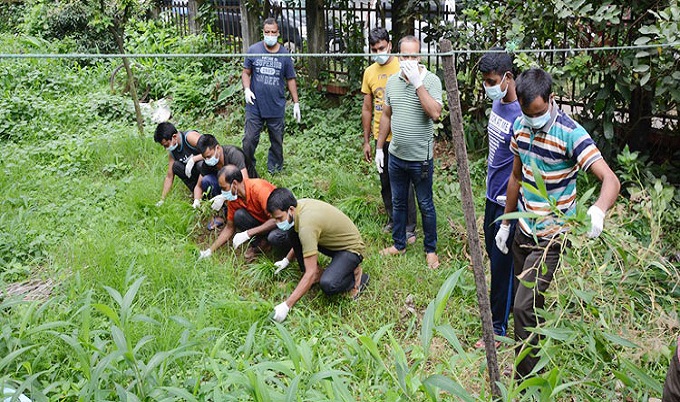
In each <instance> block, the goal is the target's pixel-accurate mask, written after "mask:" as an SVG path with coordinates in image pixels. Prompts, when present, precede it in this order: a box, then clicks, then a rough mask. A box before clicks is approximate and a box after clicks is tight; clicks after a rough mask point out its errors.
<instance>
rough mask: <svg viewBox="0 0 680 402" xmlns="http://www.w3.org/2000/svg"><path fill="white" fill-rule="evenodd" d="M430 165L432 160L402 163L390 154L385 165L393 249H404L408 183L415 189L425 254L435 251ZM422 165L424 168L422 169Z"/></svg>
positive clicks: (432, 171)
mask: <svg viewBox="0 0 680 402" xmlns="http://www.w3.org/2000/svg"><path fill="white" fill-rule="evenodd" d="M432 162H433V161H432V159H430V160H428V161H422V162H412V161H405V160H403V159H399V158H397V157H396V156H394V155H390V160H389V163H388V165H387V166H388V169H389V175H390V185H391V186H392V219H394V227H393V228H392V239H393V240H394V247H395V248H396V249H397V250H404V249H405V248H406V215H407V212H406V211H407V209H408V191H409V186H410V185H411V183H412V184H413V187H414V188H415V192H416V199H417V200H418V207H420V215H421V218H422V221H423V232H424V236H423V237H424V239H423V246H424V248H425V252H426V253H434V252H435V251H436V250H437V213H436V211H435V209H434V201H433V199H432V174H433V173H434V167H433V164H432ZM425 163H427V164H428V166H426V167H424V164H425ZM423 169H425V170H424V171H423Z"/></svg>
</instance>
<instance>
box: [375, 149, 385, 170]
mask: <svg viewBox="0 0 680 402" xmlns="http://www.w3.org/2000/svg"><path fill="white" fill-rule="evenodd" d="M384 165H385V153H384V152H383V150H382V148H377V149H376V150H375V167H377V168H378V173H382V172H383V166H384Z"/></svg>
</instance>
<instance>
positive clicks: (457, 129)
mask: <svg viewBox="0 0 680 402" xmlns="http://www.w3.org/2000/svg"><path fill="white" fill-rule="evenodd" d="M439 48H440V49H441V50H442V52H444V53H449V52H451V41H449V40H448V39H442V40H441V41H440V42H439ZM442 62H443V64H444V81H445V84H446V95H447V99H448V100H449V110H450V111H451V113H450V115H449V118H450V120H451V132H452V134H453V135H452V136H453V145H454V148H455V150H456V162H457V163H458V181H459V182H460V198H461V202H462V204H463V215H464V216H465V227H466V229H467V238H468V245H469V247H470V257H471V259H472V269H473V272H474V276H475V285H476V287H477V302H478V303H479V315H480V318H481V320H482V333H483V336H484V345H485V348H486V363H487V368H488V369H489V382H490V386H491V393H492V394H493V396H494V399H498V398H500V396H501V391H500V388H499V387H498V382H499V381H500V373H499V371H498V356H497V355H496V345H495V344H494V342H495V339H494V332H493V323H492V321H491V307H490V303H489V293H488V292H487V287H486V278H485V276H484V266H483V258H482V246H481V244H480V241H479V234H478V232H477V218H476V217H475V203H474V200H473V199H472V184H471V180H470V168H469V166H468V160H467V148H466V146H465V138H464V136H463V130H464V128H463V115H462V112H461V107H460V92H459V91H458V79H457V78H456V77H457V76H456V66H455V65H454V63H453V56H451V55H447V56H443V57H442Z"/></svg>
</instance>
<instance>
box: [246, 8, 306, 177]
mask: <svg viewBox="0 0 680 402" xmlns="http://www.w3.org/2000/svg"><path fill="white" fill-rule="evenodd" d="M263 33H264V40H263V41H260V42H257V43H255V44H254V45H252V46H250V48H248V54H253V55H255V54H265V55H266V54H269V53H271V54H286V53H288V50H286V48H285V47H283V46H281V44H280V43H279V42H278V37H279V26H278V24H277V23H276V20H274V19H273V18H267V19H266V20H264V29H263ZM241 82H242V84H243V90H244V92H245V100H246V124H245V133H244V135H243V142H242V148H243V152H245V154H246V156H247V157H248V158H250V160H251V161H252V162H253V164H255V149H256V148H257V144H258V143H259V142H260V132H261V131H262V128H263V126H264V124H265V123H266V124H267V129H268V131H269V141H270V143H271V145H270V147H269V155H268V157H267V170H268V171H269V173H277V172H279V171H281V169H283V130H284V119H283V117H284V114H285V111H286V95H285V92H284V88H285V87H286V86H287V87H288V91H289V92H290V96H291V97H292V98H293V117H294V118H295V119H296V120H297V121H298V123H299V122H300V103H298V93H297V83H296V81H295V68H294V67H293V60H292V59H291V58H290V57H277V56H247V57H246V59H245V62H244V63H243V73H242V74H241Z"/></svg>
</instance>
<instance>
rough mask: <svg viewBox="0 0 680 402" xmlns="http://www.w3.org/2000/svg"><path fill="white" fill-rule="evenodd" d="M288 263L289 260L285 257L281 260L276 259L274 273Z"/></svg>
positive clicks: (281, 269)
mask: <svg viewBox="0 0 680 402" xmlns="http://www.w3.org/2000/svg"><path fill="white" fill-rule="evenodd" d="M288 264H290V261H288V258H287V257H283V260H281V261H276V262H275V263H274V266H275V267H276V271H274V275H276V274H278V273H279V272H281V271H283V270H284V269H285V268H286V267H287V266H288Z"/></svg>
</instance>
